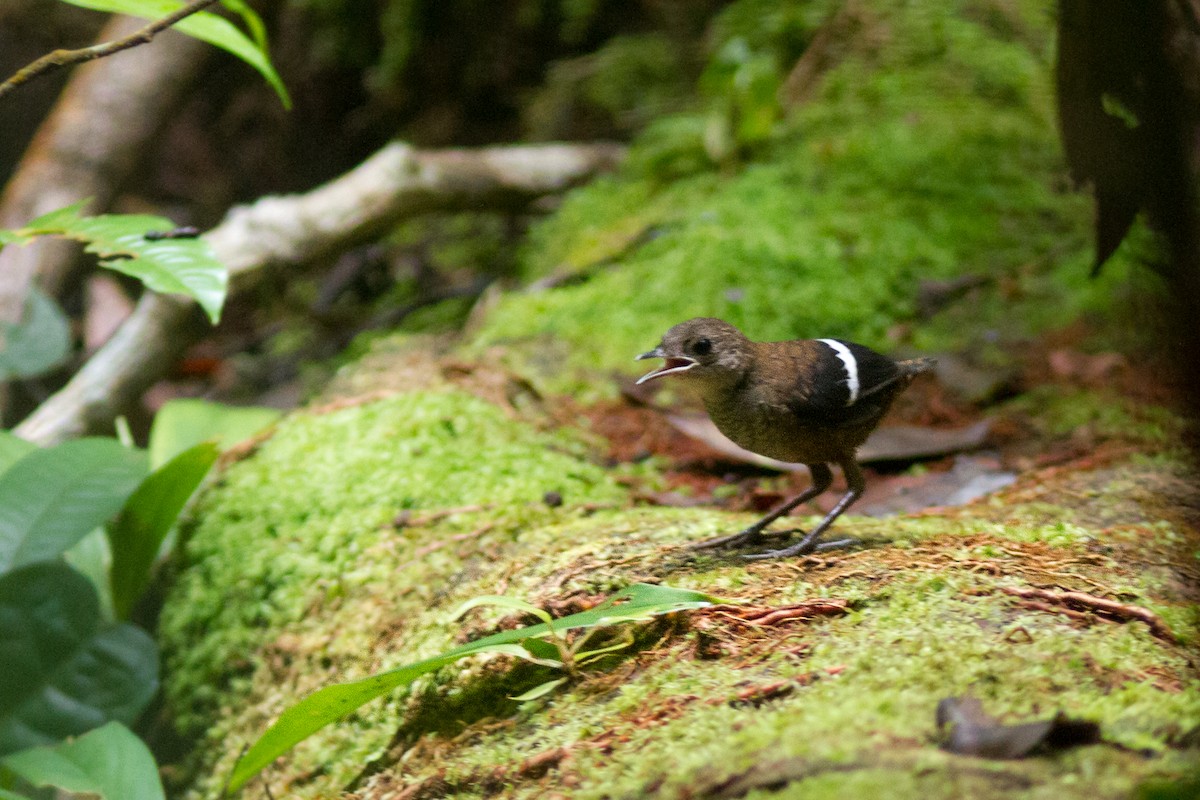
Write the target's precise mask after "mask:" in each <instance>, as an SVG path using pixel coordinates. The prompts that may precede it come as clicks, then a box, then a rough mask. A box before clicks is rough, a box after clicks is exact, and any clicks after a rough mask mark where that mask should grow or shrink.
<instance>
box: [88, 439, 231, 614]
mask: <svg viewBox="0 0 1200 800" xmlns="http://www.w3.org/2000/svg"><path fill="white" fill-rule="evenodd" d="M218 454H219V451H218V450H217V446H216V445H215V444H213V443H212V442H202V443H201V444H198V445H196V446H195V447H193V448H191V449H190V450H185V451H183V452H182V453H180V454H179V455H177V456H175V457H174V458H173V459H171V460H170V461H169V462H167V463H166V464H165V465H163V466H162V467H161V468H159V469H158V470H155V471H154V472H153V473H151V474H150V476H149V477H148V478H146V479H145V480H144V481H142V485H141V486H139V487H138V488H137V490H136V491H135V492H134V493H133V494H132V495H130V497H129V499H128V500H127V501H126V502H125V507H124V508H123V509H121V513H120V515H119V516H118V517H117V518H116V519H115V520H114V521H113V522H112V523H111V524H109V525H108V526H107V528H106V530H107V532H108V542H109V546H110V548H111V550H112V571H111V573H110V580H111V584H112V598H113V610H114V611H115V613H116V615H117V618H118V619H128V617H129V612H130V611H131V610H132V609H133V604H134V603H135V602H137V599H138V598H139V597H141V595H142V592H143V591H145V589H146V584H147V583H148V582H149V580H150V568H151V566H153V564H154V560H155V559H156V558H157V557H158V553H159V548H160V547H161V546H162V543H163V540H164V539H165V538H166V536H167V532H168V531H170V530H171V528H172V527H173V526H174V525H175V520H176V519H177V518H178V517H179V512H181V511H182V510H183V507H184V505H185V504H186V503H187V501H188V499H189V498H190V497H191V496H192V494H193V493H194V492H195V491H196V487H198V486H199V485H200V482H201V481H202V480H204V476H205V475H207V474H208V471H209V470H210V469H211V468H212V465H213V463H214V462H216V460H217V455H218Z"/></svg>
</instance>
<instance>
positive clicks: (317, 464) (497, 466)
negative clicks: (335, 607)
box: [160, 392, 624, 730]
mask: <svg viewBox="0 0 1200 800" xmlns="http://www.w3.org/2000/svg"><path fill="white" fill-rule="evenodd" d="M581 455H582V453H581V448H580V446H579V444H578V442H576V441H574V440H572V439H570V438H566V437H563V436H558V437H552V436H548V435H546V434H541V433H537V432H535V431H533V430H531V429H529V428H528V427H526V426H524V425H522V424H519V423H515V422H513V421H511V420H509V419H507V418H506V417H505V416H504V415H503V414H502V413H501V412H500V411H499V410H498V409H496V408H495V407H494V406H491V405H489V404H488V403H485V402H483V401H482V400H479V399H477V398H474V397H471V396H469V395H465V394H460V393H453V392H447V393H440V394H437V393H413V394H408V395H402V396H398V397H395V398H392V399H389V400H385V401H381V402H378V403H373V404H371V405H365V406H358V407H353V408H347V409H344V410H341V411H336V412H333V413H329V414H324V415H295V416H293V417H291V418H289V419H288V420H285V421H284V422H282V423H281V424H280V426H279V428H278V430H277V432H276V433H275V435H274V436H273V437H272V438H271V439H270V440H269V441H268V442H266V443H265V444H264V445H263V446H262V448H261V449H260V450H259V452H258V453H256V454H255V457H254V458H253V459H252V460H250V461H247V462H243V463H239V464H235V465H233V466H232V467H230V468H229V469H228V470H227V471H226V472H225V474H224V475H223V476H222V478H221V481H220V484H219V485H218V486H217V487H216V488H215V489H213V490H212V491H210V492H209V493H208V494H206V496H205V498H204V500H203V501H202V502H201V503H200V504H199V506H198V507H197V509H196V511H195V514H194V518H195V520H196V522H195V523H194V525H193V527H192V529H191V530H190V531H189V533H188V537H189V538H188V545H187V569H186V570H185V571H184V572H183V574H182V576H181V578H180V580H179V582H178V583H177V585H176V586H175V587H174V589H173V593H172V598H171V600H170V602H169V603H168V607H167V609H166V611H165V612H164V614H163V617H162V622H161V628H160V633H161V635H162V637H163V640H164V646H165V647H166V649H167V651H168V659H169V662H170V665H171V674H172V679H171V683H172V686H173V689H174V691H175V692H177V693H178V696H179V697H182V696H186V697H187V698H188V700H187V701H186V702H182V703H181V704H180V705H179V707H178V713H179V721H180V723H181V726H182V727H183V728H184V729H185V730H194V729H195V728H196V727H198V726H202V725H203V724H204V723H203V722H201V721H200V720H202V719H204V718H205V715H206V714H208V713H211V710H212V708H211V705H210V704H211V702H213V701H214V700H215V696H216V695H217V693H218V687H220V686H223V685H225V684H226V682H227V681H230V680H233V681H235V682H236V681H237V675H238V673H239V672H240V671H241V668H239V664H240V665H242V667H243V668H244V666H245V665H246V662H245V660H244V659H245V656H244V653H246V652H247V651H249V650H251V649H253V648H254V647H256V646H258V645H261V644H262V642H263V640H264V637H266V638H267V639H270V638H271V637H272V636H273V635H274V634H273V633H272V631H277V630H279V629H280V626H286V625H290V624H293V623H295V622H296V621H297V620H300V619H302V618H303V617H304V616H305V614H306V610H307V609H309V608H311V607H313V604H317V605H323V604H326V603H335V604H336V602H337V601H339V600H340V598H344V597H346V596H348V595H350V594H354V593H355V592H359V591H361V590H362V587H363V586H364V585H366V584H368V583H371V582H372V581H376V580H379V579H380V578H381V575H380V570H379V568H378V567H379V563H380V562H379V561H378V559H376V558H373V557H372V555H371V553H379V552H381V551H382V552H387V551H388V548H389V547H391V546H392V545H391V544H390V543H391V542H393V541H394V540H396V539H397V538H398V537H399V538H403V537H401V536H400V534H397V532H395V531H394V530H392V528H391V526H390V523H391V521H392V520H393V519H394V518H395V517H396V516H397V514H399V513H401V512H402V511H406V510H412V511H414V512H419V511H421V510H428V509H438V508H442V507H452V508H453V507H460V506H470V505H475V504H482V505H486V506H487V507H488V508H489V509H491V511H490V513H489V518H491V519H493V521H494V522H495V523H496V524H498V525H499V527H500V528H501V530H510V531H511V529H512V528H514V527H517V526H520V525H521V524H522V523H523V522H525V521H527V520H529V519H536V518H538V517H539V515H543V516H544V515H545V514H547V513H549V512H548V510H547V509H545V507H544V505H543V504H542V503H541V498H542V496H543V494H544V493H545V492H547V491H551V490H553V491H557V492H559V493H560V494H561V495H562V496H563V498H564V499H565V501H566V503H567V504H568V508H569V507H570V506H572V505H575V504H579V503H587V502H618V501H620V499H621V498H623V496H624V492H623V490H621V489H619V488H618V487H616V486H615V485H614V484H613V483H612V482H611V481H610V479H609V478H608V477H607V476H606V475H605V474H604V472H603V471H602V470H601V469H600V468H599V467H597V466H595V465H593V464H591V463H588V462H587V461H586V460H584V459H583V458H582V457H581ZM468 518H469V519H470V517H468ZM473 519H474V520H475V524H478V515H477V514H476V515H475V516H474V518H473ZM450 530H451V532H455V529H454V527H453V526H450ZM457 532H459V533H461V531H457ZM509 535H510V536H511V533H510V534H509ZM397 547H399V548H400V550H401V551H404V550H408V551H409V556H408V558H409V559H411V558H412V557H413V556H412V553H411V551H413V550H416V549H417V547H418V545H417V543H409V542H405V543H404V544H403V545H402V546H401V545H397ZM387 561H388V563H390V565H391V566H390V569H393V570H395V569H397V561H396V558H395V557H394V556H393V557H390V558H389V559H387ZM450 562H451V563H457V559H450ZM402 565H403V564H402V562H401V566H402ZM214 586H220V587H224V588H223V590H222V591H217V592H214V591H213V589H212V587H214ZM351 649H353V647H352V648H351ZM197 687H211V691H205V690H204V689H201V690H200V691H196V688H197Z"/></svg>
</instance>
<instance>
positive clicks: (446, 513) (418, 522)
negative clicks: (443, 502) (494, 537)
mask: <svg viewBox="0 0 1200 800" xmlns="http://www.w3.org/2000/svg"><path fill="white" fill-rule="evenodd" d="M492 508H493V506H492V504H491V503H476V504H475V505H470V506H457V507H455V508H442V509H439V510H437V511H431V512H429V513H428V514H424V515H422V516H420V517H414V516H413V515H412V512H410V511H401V512H400V513H399V514H397V515H396V518H395V519H393V520H392V527H393V528H395V529H397V530H399V529H401V528H421V527H424V526H425V525H431V524H433V523H435V522H440V521H441V520H444V519H445V518H446V517H454V516H458V515H459V514H474V513H476V512H477V511H489V510H491V509H492Z"/></svg>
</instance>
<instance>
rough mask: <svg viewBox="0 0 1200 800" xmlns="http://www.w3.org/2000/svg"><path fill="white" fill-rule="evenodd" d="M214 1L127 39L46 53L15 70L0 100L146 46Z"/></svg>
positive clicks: (202, 0)
mask: <svg viewBox="0 0 1200 800" xmlns="http://www.w3.org/2000/svg"><path fill="white" fill-rule="evenodd" d="M216 2H217V0H192V2H190V3H188V4H187V5H185V6H182V7H180V8H178V9H176V10H175V11H172V12H171V13H170V14H167V15H166V16H165V17H161V18H160V19H156V20H155V21H154V22H151V23H150V24H149V25H146V26H145V27H142V28H139V29H138V30H136V31H134V32H133V33H131V34H129V35H128V36H124V37H122V38H120V39H116V40H114V41H111V42H104V43H102V44H96V45H92V46H91V47H83V48H80V49H78V50H55V51H53V52H51V53H47V54H46V55H44V56H42V57H41V58H39V59H37V60H36V61H34V62H33V63H32V64H28V65H26V66H24V67H22V68H21V69H19V70H17V71H16V72H15V73H14V74H13V75H12V77H10V78H9V79H8V80H6V81H4V83H0V97H4V95H6V94H8V93H9V92H12V91H15V90H16V89H17V87H19V86H22V85H24V84H26V83H28V82H29V81H31V80H33V79H34V78H36V77H38V76H40V75H44V74H46V73H47V72H50V71H51V70H52V69H55V68H56V67H64V66H67V65H70V64H82V63H84V62H87V61H94V60H95V59H97V58H104V57H105V56H111V55H112V54H114V53H119V52H121V51H122V50H128V49H129V48H131V47H137V46H138V45H139V44H146V43H147V42H149V41H150V40H151V39H153V38H154V37H155V36H157V35H158V34H160V33H162V32H163V31H165V30H166V29H167V28H169V27H171V26H172V25H174V24H175V23H176V22H179V21H180V20H182V19H184V18H185V17H190V16H191V15H192V14H195V13H196V12H197V11H203V10H204V9H206V8H208V7H209V6H211V5H214V4H216Z"/></svg>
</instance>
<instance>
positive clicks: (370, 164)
mask: <svg viewBox="0 0 1200 800" xmlns="http://www.w3.org/2000/svg"><path fill="white" fill-rule="evenodd" d="M623 155H624V148H622V147H621V146H619V145H614V144H603V143H601V144H592V145H554V144H543V145H523V146H517V145H515V146H508V147H485V148H479V149H472V150H415V149H413V148H412V147H409V146H408V145H405V144H402V143H399V142H394V143H392V144H389V145H387V146H386V147H384V148H383V149H381V150H380V151H378V152H377V153H376V154H375V155H373V156H371V157H370V158H369V159H367V160H366V161H365V162H363V163H362V164H360V165H359V166H358V167H355V168H354V169H353V170H351V171H350V172H348V173H346V174H344V175H342V176H341V177H339V178H337V179H335V180H333V181H330V182H329V183H327V184H325V185H324V186H320V187H318V188H316V189H313V190H312V191H310V192H307V193H305V194H299V195H290V196H285V197H264V198H261V199H259V200H258V201H257V202H255V203H254V204H252V205H250V206H244V207H240V208H235V209H232V210H231V211H230V212H229V214H228V215H226V217H225V220H224V221H223V222H222V223H221V224H220V225H218V226H217V227H216V228H214V229H212V230H211V231H209V232H208V233H206V234H204V238H205V239H207V240H208V243H209V245H211V246H212V248H213V252H214V253H215V254H216V256H217V258H218V259H220V260H221V261H223V262H224V263H225V264H226V266H228V267H229V272H230V277H231V278H232V279H233V287H232V289H233V291H234V292H235V293H236V292H237V291H239V290H244V289H245V287H246V285H247V283H248V282H250V281H252V280H253V277H254V274H255V273H256V272H258V271H259V270H261V269H263V268H264V267H267V266H269V265H277V266H279V267H282V266H284V265H289V264H291V265H299V264H305V263H310V262H312V261H315V260H318V259H320V258H322V257H328V256H329V255H331V254H334V253H337V252H340V251H343V250H345V249H347V248H349V247H353V246H357V245H359V244H361V243H362V242H364V241H368V240H370V239H371V238H373V237H376V236H378V235H380V234H382V233H384V232H386V231H387V230H388V228H389V227H390V226H392V225H394V224H395V223H396V222H397V221H398V220H400V219H403V218H407V217H411V216H414V215H418V214H423V213H430V212H435V211H459V210H467V209H470V210H478V209H481V208H489V209H504V210H512V209H519V208H523V207H525V206H527V205H528V204H529V203H530V202H532V201H533V200H535V199H536V198H538V197H541V196H543V195H546V194H553V193H556V192H561V191H563V190H565V189H567V188H569V187H571V186H574V185H576V184H578V183H580V182H582V181H584V180H587V179H589V178H591V177H592V176H594V175H596V174H597V173H598V172H603V171H606V170H609V169H612V168H613V167H614V166H616V164H617V163H618V162H619V161H620V160H621V158H622V157H623ZM205 332H206V329H205V327H204V325H203V320H202V318H201V317H200V315H199V314H198V312H197V310H196V304H195V303H194V302H192V301H191V300H189V299H187V298H184V297H180V296H176V295H165V294H155V293H153V292H146V293H145V294H143V295H142V298H141V299H140V300H139V301H138V304H137V308H136V309H135V310H134V312H133V314H132V316H130V317H129V318H128V319H127V320H125V322H124V323H123V324H122V325H121V327H120V328H118V329H117V333H116V334H114V335H113V337H112V338H111V339H109V341H108V342H107V343H106V344H105V345H104V346H103V347H101V348H100V349H99V350H97V351H96V352H95V353H94V354H93V355H92V357H91V358H90V359H89V360H88V362H87V363H86V364H84V366H83V367H82V368H81V369H80V370H79V371H78V372H77V373H76V374H75V376H74V377H73V378H71V380H70V381H69V382H68V383H67V385H66V386H64V387H63V388H62V389H61V390H60V391H59V392H58V393H57V394H55V395H53V396H52V397H50V398H49V399H48V400H46V401H45V402H44V403H42V405H40V406H39V407H38V408H37V409H36V410H35V411H34V412H33V413H32V414H30V415H29V417H28V418H26V419H25V420H24V421H23V422H21V424H20V425H18V426H17V428H16V430H15V431H14V432H15V433H16V434H17V435H18V436H21V437H23V438H26V439H29V440H30V441H33V442H37V443H39V444H51V443H57V442H61V441H64V440H66V439H69V438H71V437H73V436H80V435H82V434H84V433H86V432H88V431H95V430H102V429H105V428H107V427H108V426H110V425H111V424H112V420H113V418H114V417H115V416H116V415H117V414H118V413H120V411H121V410H123V408H124V407H125V406H126V405H127V404H129V403H131V402H133V401H134V400H135V399H136V398H137V397H138V396H139V395H140V394H141V393H142V392H144V391H145V390H146V389H147V388H148V387H149V386H150V385H152V384H153V383H155V382H156V381H158V380H159V379H160V378H161V377H162V376H163V375H164V374H165V373H166V371H167V368H168V367H169V366H170V365H171V364H172V363H173V362H174V360H175V359H176V358H178V356H179V354H180V353H182V352H183V350H184V349H185V348H186V347H187V346H188V345H190V344H191V343H192V342H194V341H196V340H197V339H199V338H200V337H201V336H202V335H203V334H204V333H205Z"/></svg>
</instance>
